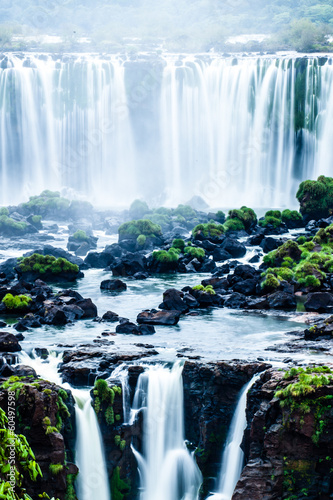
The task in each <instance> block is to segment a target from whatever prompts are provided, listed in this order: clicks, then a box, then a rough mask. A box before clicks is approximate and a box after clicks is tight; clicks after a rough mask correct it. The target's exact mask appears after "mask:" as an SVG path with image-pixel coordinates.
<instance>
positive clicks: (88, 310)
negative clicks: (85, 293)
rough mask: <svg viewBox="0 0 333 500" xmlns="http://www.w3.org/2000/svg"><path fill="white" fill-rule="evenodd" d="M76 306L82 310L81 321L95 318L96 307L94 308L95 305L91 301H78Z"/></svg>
mask: <svg viewBox="0 0 333 500" xmlns="http://www.w3.org/2000/svg"><path fill="white" fill-rule="evenodd" d="M76 305H77V306H78V307H81V309H83V316H82V319H87V318H96V316H97V307H96V306H95V304H94V303H93V302H92V300H91V299H83V300H79V301H78V302H77V303H76Z"/></svg>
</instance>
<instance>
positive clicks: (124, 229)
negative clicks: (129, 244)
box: [118, 219, 162, 238]
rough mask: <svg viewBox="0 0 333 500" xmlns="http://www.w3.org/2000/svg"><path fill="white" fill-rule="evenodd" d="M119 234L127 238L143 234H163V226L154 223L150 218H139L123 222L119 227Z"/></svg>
mask: <svg viewBox="0 0 333 500" xmlns="http://www.w3.org/2000/svg"><path fill="white" fill-rule="evenodd" d="M118 234H119V236H122V237H127V238H133V237H136V238H137V237H138V236H140V235H141V234H143V235H144V236H150V237H151V236H161V234H162V230H161V226H159V225H157V224H154V223H153V222H152V221H150V220H148V219H139V220H133V221H131V222H125V223H124V224H122V225H121V226H120V227H119V229H118Z"/></svg>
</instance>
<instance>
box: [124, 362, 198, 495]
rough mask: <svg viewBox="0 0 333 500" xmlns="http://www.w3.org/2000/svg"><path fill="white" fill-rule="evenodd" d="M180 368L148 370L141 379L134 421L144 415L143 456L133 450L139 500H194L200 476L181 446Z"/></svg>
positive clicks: (137, 391)
mask: <svg viewBox="0 0 333 500" xmlns="http://www.w3.org/2000/svg"><path fill="white" fill-rule="evenodd" d="M183 408H184V405H183V385H182V366H181V365H180V364H175V365H174V367H173V368H172V369H168V368H165V367H161V366H154V367H150V368H148V369H147V370H146V371H145V372H144V373H143V374H141V375H140V377H139V380H138V383H137V388H136V394H135V398H134V402H133V418H135V415H136V413H137V412H138V411H139V410H140V409H141V410H142V411H143V412H144V414H143V415H144V438H143V443H144V444H143V454H142V455H140V454H139V453H138V452H137V451H135V450H134V453H135V456H136V458H137V461H138V467H139V472H140V478H141V495H140V500H156V499H157V498H158V499H159V500H197V498H198V492H199V488H200V484H201V481H202V477H201V473H200V471H199V468H198V466H197V464H196V462H195V459H194V457H193V456H192V455H191V454H190V453H189V451H188V450H187V448H186V445H185V442H184V422H183V421H184V414H183Z"/></svg>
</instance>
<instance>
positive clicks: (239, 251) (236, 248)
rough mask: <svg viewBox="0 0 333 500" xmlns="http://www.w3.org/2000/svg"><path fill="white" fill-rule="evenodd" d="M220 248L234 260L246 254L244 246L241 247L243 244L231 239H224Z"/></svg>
mask: <svg viewBox="0 0 333 500" xmlns="http://www.w3.org/2000/svg"><path fill="white" fill-rule="evenodd" d="M221 248H222V249H223V250H225V251H226V252H228V253H229V254H230V255H231V257H232V258H234V259H238V258H241V257H244V255H245V254H246V246H245V245H243V243H240V242H239V241H237V240H233V239H231V238H226V239H225V240H224V241H223V243H222V245H221Z"/></svg>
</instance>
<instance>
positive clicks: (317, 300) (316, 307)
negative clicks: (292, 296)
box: [304, 292, 333, 313]
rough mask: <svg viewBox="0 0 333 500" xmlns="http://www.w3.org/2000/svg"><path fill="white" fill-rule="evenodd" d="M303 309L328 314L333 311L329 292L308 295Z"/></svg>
mask: <svg viewBox="0 0 333 500" xmlns="http://www.w3.org/2000/svg"><path fill="white" fill-rule="evenodd" d="M304 307H305V309H306V310H307V311H315V312H319V313H330V312H332V311H333V295H332V294H331V293H329V292H315V293H310V294H309V295H308V296H307V300H306V302H305V304H304Z"/></svg>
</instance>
